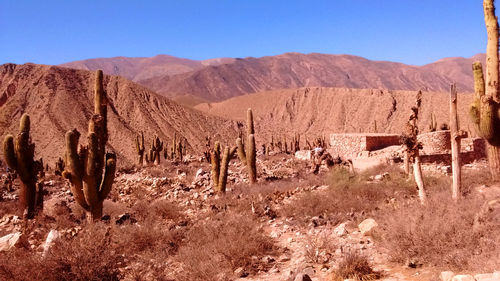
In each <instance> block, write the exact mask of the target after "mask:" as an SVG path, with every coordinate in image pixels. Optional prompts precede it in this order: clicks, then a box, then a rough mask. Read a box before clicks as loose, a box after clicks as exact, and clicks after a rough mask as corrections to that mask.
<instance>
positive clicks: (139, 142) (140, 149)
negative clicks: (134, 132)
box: [135, 132, 145, 166]
mask: <svg viewBox="0 0 500 281" xmlns="http://www.w3.org/2000/svg"><path fill="white" fill-rule="evenodd" d="M135 148H136V150H137V155H139V166H142V165H143V163H144V151H145V148H144V134H143V133H142V132H141V138H140V139H139V136H137V138H136V139H135Z"/></svg>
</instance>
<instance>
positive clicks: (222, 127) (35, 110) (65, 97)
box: [0, 64, 236, 165]
mask: <svg viewBox="0 0 500 281" xmlns="http://www.w3.org/2000/svg"><path fill="white" fill-rule="evenodd" d="M93 85H94V73H93V72H90V71H84V70H73V69H69V68H63V67H57V66H45V65H36V64H25V65H15V64H5V65H2V66H0V137H1V139H2V140H3V137H4V136H5V135H6V134H8V133H10V134H17V132H18V122H19V119H20V117H21V115H22V114H23V113H28V114H29V115H30V117H31V124H32V125H31V136H32V138H33V141H34V142H35V143H36V155H37V157H43V158H44V160H46V162H47V163H49V164H50V165H53V163H54V162H55V160H56V159H57V158H58V157H60V156H63V154H64V134H65V132H66V131H68V130H70V129H72V128H75V127H76V128H77V129H78V131H80V132H81V133H82V137H81V138H80V141H81V142H82V143H85V144H86V143H87V141H86V137H85V136H86V133H85V132H86V131H87V127H88V120H89V118H90V117H91V116H92V114H93V95H94V94H93V89H94V86H93ZM104 85H105V90H106V92H107V95H108V98H109V107H108V131H109V143H108V145H109V146H108V149H110V150H112V151H114V152H116V153H117V154H118V158H119V164H130V163H132V162H135V161H134V159H135V157H136V156H135V153H136V152H135V137H136V136H137V135H138V134H139V133H140V132H141V131H144V132H145V137H146V141H147V144H146V145H147V146H149V145H150V142H151V139H152V137H153V135H154V134H158V135H159V136H160V138H161V139H163V140H166V139H168V140H169V141H168V142H167V144H168V146H169V147H170V145H171V141H170V139H171V138H172V136H173V135H174V133H177V136H183V137H186V138H187V140H188V142H189V145H190V148H189V149H188V153H189V152H191V153H192V152H193V151H194V150H196V151H197V152H200V150H201V149H203V148H204V144H205V140H204V139H205V136H207V135H212V136H217V137H216V138H224V139H225V138H228V137H229V136H230V137H231V138H234V137H235V135H236V133H235V132H236V131H235V127H236V124H235V122H233V121H226V120H223V119H221V118H218V117H209V116H206V115H204V114H203V113H201V112H199V111H196V110H192V109H189V108H186V107H183V106H181V105H179V104H177V103H175V102H172V101H171V100H169V99H167V98H165V97H162V96H159V95H157V94H155V93H153V92H151V91H150V90H148V89H146V88H144V87H142V86H140V85H137V84H135V83H133V82H130V81H128V80H126V79H125V78H122V77H118V76H105V79H104ZM0 153H2V152H0ZM0 157H1V158H2V159H3V155H0Z"/></svg>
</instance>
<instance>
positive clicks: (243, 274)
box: [234, 267, 248, 277]
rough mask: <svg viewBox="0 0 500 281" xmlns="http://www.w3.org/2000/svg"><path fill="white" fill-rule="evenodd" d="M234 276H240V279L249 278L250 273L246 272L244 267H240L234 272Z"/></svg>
mask: <svg viewBox="0 0 500 281" xmlns="http://www.w3.org/2000/svg"><path fill="white" fill-rule="evenodd" d="M234 274H236V276H238V277H247V276H248V272H246V271H245V269H244V268H243V267H238V268H237V269H236V270H235V271H234Z"/></svg>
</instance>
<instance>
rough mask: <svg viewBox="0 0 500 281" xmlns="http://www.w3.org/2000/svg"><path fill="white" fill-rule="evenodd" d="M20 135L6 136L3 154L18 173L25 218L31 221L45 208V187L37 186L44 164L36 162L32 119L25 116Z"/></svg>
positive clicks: (8, 163)
mask: <svg viewBox="0 0 500 281" xmlns="http://www.w3.org/2000/svg"><path fill="white" fill-rule="evenodd" d="M19 131H20V132H19V134H17V136H16V138H14V136H12V135H7V136H5V140H4V144H3V154H4V157H5V162H7V165H8V166H9V168H11V169H12V170H14V171H16V173H17V174H18V175H19V178H20V179H21V190H20V195H19V198H20V203H21V208H22V210H23V217H24V218H25V219H31V218H33V217H34V215H35V212H36V210H37V209H41V208H43V185H42V183H41V182H40V183H38V184H37V180H38V174H39V173H40V172H43V163H42V162H41V161H35V160H34V159H33V158H34V155H35V144H34V143H32V142H31V137H30V117H29V116H28V114H23V116H22V117H21V122H20V128H19Z"/></svg>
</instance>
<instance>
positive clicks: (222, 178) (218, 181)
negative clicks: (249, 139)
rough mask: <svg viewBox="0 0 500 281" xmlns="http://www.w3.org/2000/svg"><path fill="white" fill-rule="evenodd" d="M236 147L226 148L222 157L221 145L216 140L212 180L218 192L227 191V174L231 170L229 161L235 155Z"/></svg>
mask: <svg viewBox="0 0 500 281" xmlns="http://www.w3.org/2000/svg"><path fill="white" fill-rule="evenodd" d="M235 151H236V147H233V148H230V147H229V146H226V147H225V148H224V154H223V155H222V158H221V146H220V143H219V142H215V146H214V149H213V150H212V151H211V162H212V181H213V186H214V189H215V191H216V192H226V185H227V176H228V172H229V162H230V161H231V159H232V158H233V156H234V153H235Z"/></svg>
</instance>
